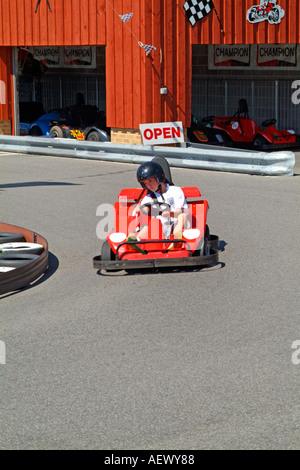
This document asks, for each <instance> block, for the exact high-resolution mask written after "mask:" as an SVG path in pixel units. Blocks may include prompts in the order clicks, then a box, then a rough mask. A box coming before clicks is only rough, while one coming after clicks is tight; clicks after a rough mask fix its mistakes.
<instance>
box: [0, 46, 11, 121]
mask: <svg viewBox="0 0 300 470" xmlns="http://www.w3.org/2000/svg"><path fill="white" fill-rule="evenodd" d="M0 80H1V84H0V86H1V90H0V93H1V97H0V98H1V99H0V120H6V119H8V120H13V103H12V50H11V48H10V47H0ZM2 91H4V101H5V103H2Z"/></svg>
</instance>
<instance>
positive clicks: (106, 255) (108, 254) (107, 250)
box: [101, 241, 119, 272]
mask: <svg viewBox="0 0 300 470" xmlns="http://www.w3.org/2000/svg"><path fill="white" fill-rule="evenodd" d="M115 259H116V256H115V254H114V252H113V251H112V249H111V247H110V246H109V243H108V241H105V242H104V243H103V245H102V248H101V260H102V261H114V260H115ZM106 271H107V272H111V271H119V269H106Z"/></svg>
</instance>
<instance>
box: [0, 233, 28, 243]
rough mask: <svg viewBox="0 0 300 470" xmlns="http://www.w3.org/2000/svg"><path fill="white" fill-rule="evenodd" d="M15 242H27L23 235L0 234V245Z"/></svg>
mask: <svg viewBox="0 0 300 470" xmlns="http://www.w3.org/2000/svg"><path fill="white" fill-rule="evenodd" d="M13 242H25V237H24V235H23V233H13V232H0V244H1V243H13Z"/></svg>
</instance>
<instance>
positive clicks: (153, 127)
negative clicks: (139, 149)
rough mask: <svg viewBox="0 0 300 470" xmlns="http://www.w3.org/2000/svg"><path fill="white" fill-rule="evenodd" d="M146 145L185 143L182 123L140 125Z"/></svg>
mask: <svg viewBox="0 0 300 470" xmlns="http://www.w3.org/2000/svg"><path fill="white" fill-rule="evenodd" d="M140 131H141V134H142V139H143V144H144V145H159V144H178V143H182V142H184V133H183V127H182V122H160V123H152V124H140Z"/></svg>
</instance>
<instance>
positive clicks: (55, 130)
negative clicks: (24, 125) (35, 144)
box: [50, 126, 64, 139]
mask: <svg viewBox="0 0 300 470" xmlns="http://www.w3.org/2000/svg"><path fill="white" fill-rule="evenodd" d="M50 135H52V136H53V137H58V138H60V139H61V138H63V136H64V133H63V130H62V129H61V127H59V126H53V127H51V129H50Z"/></svg>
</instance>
